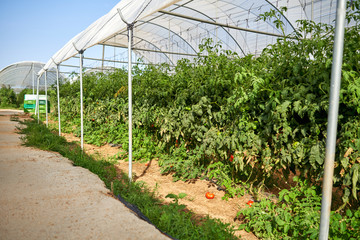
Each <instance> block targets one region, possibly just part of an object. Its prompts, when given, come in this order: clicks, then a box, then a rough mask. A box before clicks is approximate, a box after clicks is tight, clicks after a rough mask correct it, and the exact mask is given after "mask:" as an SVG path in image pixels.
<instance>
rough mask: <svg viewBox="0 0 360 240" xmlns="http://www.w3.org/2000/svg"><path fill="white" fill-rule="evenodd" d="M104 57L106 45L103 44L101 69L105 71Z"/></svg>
mask: <svg viewBox="0 0 360 240" xmlns="http://www.w3.org/2000/svg"><path fill="white" fill-rule="evenodd" d="M104 58H105V45H103V49H102V62H101V71H102V72H104Z"/></svg>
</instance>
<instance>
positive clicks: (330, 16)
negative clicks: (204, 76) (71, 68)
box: [40, 0, 336, 74]
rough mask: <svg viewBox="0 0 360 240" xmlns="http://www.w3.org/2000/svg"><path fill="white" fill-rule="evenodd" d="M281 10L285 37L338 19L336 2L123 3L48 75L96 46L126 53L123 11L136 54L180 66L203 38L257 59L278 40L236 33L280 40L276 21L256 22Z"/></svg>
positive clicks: (55, 60)
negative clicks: (302, 25) (305, 25)
mask: <svg viewBox="0 0 360 240" xmlns="http://www.w3.org/2000/svg"><path fill="white" fill-rule="evenodd" d="M280 7H287V9H288V10H287V11H286V12H285V13H284V15H282V17H281V20H282V21H283V22H284V29H285V34H290V33H291V32H293V31H294V29H295V28H296V26H297V24H296V21H297V20H300V19H308V20H314V21H315V22H324V23H333V20H334V19H335V11H336V2H335V1H333V0H322V1H319V0H237V1H233V0H182V1H180V0H175V1H174V0H173V1H171V0H122V1H120V2H119V3H118V4H117V5H116V6H115V7H114V8H113V9H112V10H111V11H110V12H109V13H108V14H106V15H104V16H103V17H101V18H99V19H98V20H97V21H95V22H94V23H93V24H91V25H90V26H89V27H88V28H87V29H85V30H84V31H82V32H81V33H79V34H78V35H77V36H75V37H74V38H73V39H71V40H70V41H69V42H68V43H67V44H66V45H65V46H64V47H63V48H62V49H60V50H59V51H58V52H57V53H56V54H55V55H54V56H53V57H52V59H51V60H49V62H48V63H47V64H46V65H45V67H44V69H48V68H51V67H55V65H56V64H59V63H62V62H63V61H65V60H67V59H69V58H71V57H73V56H75V55H76V54H77V53H78V51H79V50H86V49H88V48H90V47H91V46H94V45H97V44H104V45H110V46H117V47H124V48H125V47H127V41H128V40H127V32H126V29H127V26H126V24H125V23H124V22H123V21H122V20H121V18H120V15H119V13H118V9H120V11H121V12H122V14H123V16H124V18H125V20H126V21H127V22H133V21H135V20H136V24H135V26H134V36H133V41H134V42H133V50H134V52H135V54H137V55H140V56H142V57H143V59H144V61H147V62H151V63H162V62H167V63H170V64H176V62H177V60H179V59H181V58H184V57H186V58H190V59H191V58H192V57H193V56H194V55H196V54H197V53H198V51H199V48H198V46H199V44H200V43H201V41H202V39H204V38H213V39H214V40H215V41H216V42H217V41H220V42H221V43H222V46H223V48H224V49H225V50H232V51H235V52H237V53H238V54H239V55H246V54H249V53H251V54H255V55H257V54H259V53H260V52H261V50H262V49H263V48H264V47H266V46H267V45H268V44H271V43H274V42H275V41H276V37H274V36H270V35H266V34H259V33H254V32H249V31H244V30H241V31H240V30H239V29H236V28H242V29H249V30H255V31H261V32H266V33H269V34H278V35H281V34H282V32H281V31H280V30H279V29H277V28H276V27H275V25H274V24H273V23H272V22H271V21H268V22H263V21H261V20H260V21H257V19H258V17H259V15H260V14H263V13H265V12H267V11H269V10H271V9H273V10H275V11H277V12H279V9H280ZM168 13H174V14H177V15H178V16H175V15H171V14H168ZM279 13H280V12H279ZM179 15H181V16H182V17H179ZM194 19H201V20H204V21H206V22H201V21H197V20H194ZM209 22H212V23H213V24H209ZM219 24H220V25H219ZM43 71H44V70H42V71H41V72H40V74H41V73H42V72H43Z"/></svg>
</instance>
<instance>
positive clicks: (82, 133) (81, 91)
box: [79, 50, 84, 150]
mask: <svg viewBox="0 0 360 240" xmlns="http://www.w3.org/2000/svg"><path fill="white" fill-rule="evenodd" d="M79 54H80V118H81V150H84V117H83V111H84V110H83V60H84V59H83V57H84V50H80V51H79Z"/></svg>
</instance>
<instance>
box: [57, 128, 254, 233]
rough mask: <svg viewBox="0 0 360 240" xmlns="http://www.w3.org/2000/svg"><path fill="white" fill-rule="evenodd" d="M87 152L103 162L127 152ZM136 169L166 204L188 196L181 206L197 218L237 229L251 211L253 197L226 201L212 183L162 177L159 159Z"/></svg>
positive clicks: (137, 175) (100, 149)
mask: <svg viewBox="0 0 360 240" xmlns="http://www.w3.org/2000/svg"><path fill="white" fill-rule="evenodd" d="M62 136H64V137H65V138H66V139H67V140H68V141H75V142H80V139H79V138H77V137H75V136H74V135H72V134H68V133H63V134H62ZM84 149H85V152H86V153H88V154H92V155H95V156H98V157H102V158H108V157H112V156H114V155H116V154H118V153H120V152H123V150H122V149H121V148H118V147H111V146H110V145H104V146H101V147H97V146H94V145H91V144H84ZM116 167H117V168H118V170H120V171H123V172H125V173H128V169H129V164H128V162H125V161H123V160H119V161H118V163H117V164H116ZM132 168H133V171H132V172H133V179H134V181H143V182H145V183H146V185H147V186H148V187H149V188H150V189H152V190H155V191H156V193H157V196H158V197H159V198H160V199H162V200H164V202H171V201H172V199H170V198H165V196H166V195H168V194H169V193H173V194H176V195H178V194H179V193H186V194H187V196H186V197H185V198H184V199H180V200H179V203H180V204H184V205H186V207H187V209H189V210H191V211H193V212H194V213H195V214H196V215H199V216H206V215H209V216H210V217H212V218H218V219H220V220H221V221H223V222H225V223H230V224H232V225H233V226H235V227H236V226H238V225H239V221H238V220H236V214H237V213H238V211H239V210H240V209H242V208H247V207H249V206H248V205H247V204H246V203H247V202H248V201H249V199H251V196H250V195H245V196H242V197H237V198H230V199H229V200H223V199H222V197H223V196H224V194H225V193H224V192H223V191H218V190H217V187H216V186H215V185H214V184H213V183H211V182H209V181H205V180H199V179H196V180H192V181H187V182H184V181H177V182H174V181H173V178H172V176H171V174H169V175H163V174H161V173H160V167H159V166H158V162H157V160H156V159H153V160H152V161H151V162H150V163H140V162H133V164H132ZM206 192H211V193H214V194H215V198H214V199H207V198H206V197H205V193H206ZM236 235H237V236H240V237H241V239H248V240H253V239H258V238H257V237H256V236H255V235H254V234H252V233H248V232H246V231H244V230H237V231H236Z"/></svg>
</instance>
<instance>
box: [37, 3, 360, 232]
mask: <svg viewBox="0 0 360 240" xmlns="http://www.w3.org/2000/svg"><path fill="white" fill-rule="evenodd" d="M359 10H360V3H359V1H345V0H339V1H333V0H324V1H319V0H304V1H302V0H300V1H298V0H296V1H295V0H277V1H272V0H264V1H263V0H252V1H226V0H178V1H176V0H175V1H172V0H136V1H134V0H122V1H120V2H119V3H118V4H117V5H116V6H114V7H113V8H112V10H111V11H110V12H109V13H107V14H105V15H104V16H103V17H101V18H99V19H98V20H97V21H95V22H93V23H92V24H91V25H90V26H89V27H88V28H86V29H85V30H83V31H82V32H80V33H79V34H77V35H76V36H74V37H73V38H72V39H71V40H70V41H69V42H68V43H67V44H66V45H65V46H63V47H62V48H60V50H59V51H58V52H56V53H55V54H54V55H53V56H52V57H51V59H50V60H49V61H48V62H47V63H46V64H45V65H44V66H43V67H42V69H41V70H39V72H38V76H40V77H41V76H43V75H44V74H45V73H47V72H48V71H49V69H57V70H59V68H60V67H61V68H63V67H67V68H77V69H79V71H78V77H77V78H76V79H75V80H74V83H65V84H63V85H59V84H57V94H56V95H57V112H56V114H57V116H56V117H57V120H58V130H59V135H61V131H62V130H61V129H62V128H64V129H65V131H68V130H69V129H72V128H74V127H75V126H77V127H80V129H76V132H77V134H78V136H79V137H80V139H81V140H80V145H81V149H83V148H84V140H86V141H87V142H89V143H93V144H96V145H101V144H103V143H104V142H105V143H116V144H118V143H119V144H121V145H122V146H125V147H126V151H127V152H126V154H125V155H122V156H123V157H125V158H126V159H127V160H128V178H129V180H130V182H131V181H132V180H133V176H132V173H133V171H132V164H133V158H134V159H135V160H139V159H140V160H141V159H148V158H149V161H151V159H152V157H154V156H159V154H160V155H161V154H164V155H161V156H162V157H163V159H161V160H159V165H160V167H161V169H162V170H161V171H162V173H172V174H174V178H175V179H176V180H179V179H182V180H189V179H198V178H208V179H210V180H212V179H215V180H216V184H218V186H219V188H222V189H225V190H224V191H225V192H226V196H225V198H226V197H234V196H237V195H239V194H241V191H242V190H240V189H239V188H237V187H236V186H238V185H237V184H244V185H242V186H246V187H244V188H248V189H250V190H251V189H252V187H253V185H254V184H256V185H257V186H260V187H259V188H260V189H261V187H262V186H263V185H265V183H264V182H266V181H270V179H271V178H272V177H273V176H272V173H275V172H277V173H279V174H280V175H282V174H284V176H289V175H291V174H294V175H298V176H296V177H295V178H297V177H303V178H304V179H308V180H309V181H311V183H312V184H313V186H312V188H309V189H308V190H306V191H304V190H303V189H301V191H304V192H301V194H304V195H302V197H299V199H300V200H299V199H295V197H292V196H293V195H291V194H289V195H287V192H286V191H280V196H279V199H280V202H281V201H282V202H283V204H284V205H282V206H286V207H289V208H290V207H292V206H295V205H296V204H299V205H296V206H295V208H296V210H295V209H294V211H298V210H299V209H301V206H305V205H306V204H304V205H301V204H302V203H303V202H302V201H303V200H304V201H306V199H307V200H309V199H310V197H309V198H307V196H310V195H311V196H312V197H314V199H315V198H316V197H317V196H318V195H316V194H317V193H318V192H319V189H318V188H317V187H319V185H322V186H323V188H322V202H321V203H318V205H316V207H314V208H312V211H313V213H314V216H316V217H311V221H315V220H314V219H317V220H316V221H317V223H316V224H317V225H318V224H320V227H319V228H317V227H314V226H313V225H311V226H309V225H306V224H307V221H305V220H299V218H296V217H294V219H298V220H299V222H298V223H296V224H300V223H304V228H308V231H307V232H306V233H304V235H302V236H303V237H304V238H314V236H315V237H317V236H319V238H320V239H328V235H329V231H330V234H333V235H332V236H335V235H336V234H338V233H337V229H340V230H341V231H340V230H339V231H340V233H341V234H343V235H341V237H344V236H351V237H353V235H352V234H354V233H355V232H356V231H358V230H356V226H358V225H357V224H358V222H356V221H354V222H352V221H350V220H349V219H350V218H355V217H356V216H357V215H356V216H355V215H354V214H353V213H352V212H351V210H350V208H353V209H355V208H354V206H356V204H358V197H359V196H360V195H359V191H358V189H359V185H360V178H359V171H360V162H359V157H360V155H359V154H360V153H359V149H360V148H359V146H360V136H359V135H360V132H359V131H358V129H359V128H358V127H360V125H359V124H360V118H359V114H360V108H359V103H360V85H359V84H360V83H359V81H360V78H359V74H360V70H359V69H360V68H359V64H360V58H359V55H360V53H359V39H360V38H359V23H360V18H359V14H360V13H359ZM344 39H345V40H344ZM344 46H345V47H344ZM95 48H96V49H98V51H97V54H98V55H97V56H88V55H87V53H88V52H90V51H91V50H92V49H95ZM106 48H107V49H109V48H113V49H114V57H113V58H111V57H107V58H105V49H106ZM115 49H117V50H118V51H119V52H120V53H121V54H120V55H121V56H120V57H119V56H117V55H116V54H115ZM70 62H71V63H70ZM76 62H78V64H77V63H76ZM94 62H95V63H94ZM108 63H111V64H114V67H112V66H111V65H107V64H108ZM116 63H117V64H120V65H118V69H116V67H115V64H116ZM104 65H106V66H104ZM94 66H95V67H94ZM126 67H127V69H126ZM86 69H87V72H86V71H85V70H86ZM91 69H94V70H95V71H91ZM104 70H106V71H104ZM108 70H111V71H108ZM70 72H72V71H70ZM341 78H343V82H341ZM39 79H40V78H38V79H37V80H38V81H39ZM39 85H41V84H39V83H38V84H37V86H39ZM340 86H341V87H340ZM61 89H64V90H63V91H62V90H61ZM133 97H134V98H133ZM61 99H62V100H61ZM60 109H61V111H60ZM38 114H39V112H38ZM123 136H126V137H127V139H126V140H125V139H124V137H123ZM133 145H134V147H133ZM133 148H134V149H133ZM335 149H337V151H335ZM338 149H340V150H338ZM133 151H134V153H133ZM139 156H141V157H139ZM145 156H146V157H145ZM174 159H176V160H174ZM274 175H275V174H274ZM257 177H259V179H260V178H262V180H259V179H257ZM272 180H274V179H272ZM286 183H287V182H286ZM246 184H248V185H246ZM333 184H334V185H335V186H336V187H337V188H340V189H341V194H340V195H341V197H339V198H341V199H342V200H339V199H338V201H343V205H337V207H338V208H337V209H338V210H337V211H331V210H333V209H331V203H332V199H331V198H332V195H331V194H332V189H333ZM315 189H316V191H315ZM259 191H260V190H259ZM339 191H340V190H339ZM299 194H300V193H299ZM319 194H320V193H319ZM174 198H175V200H176V202H177V201H178V198H179V197H178V196H175V197H174ZM320 198H321V197H320ZM291 199H292V200H291ZM292 201H294V202H295V203H294V205H292ZM298 201H299V202H298ZM316 201H318V199H317V200H316ZM262 203H263V204H265V203H264V202H262ZM268 204H272V203H268ZM279 204H280V203H279ZM351 204H353V205H352V206H351ZM250 205H251V204H250ZM269 206H270V205H269ZM271 206H273V205H271ZM306 206H308V205H306ZM320 206H321V219H320V216H319V214H318V213H319V212H320V209H319V208H320ZM250 207H251V206H250ZM286 207H285V209H286ZM347 207H349V208H347ZM269 208H270V207H268V208H267V209H269ZM277 209H278V211H282V210H281V209H284V207H280V205H278V208H277ZM314 209H317V210H314ZM343 209H347V211H346V216H347V217H348V218H347V220H344V221H342V222H343V223H341V224H340V225H336V226H335V225H334V224H333V225H330V227H329V223H330V218H332V219H334V218H336V217H339V216H340V214H339V212H341V211H342V210H343ZM353 209H352V210H353ZM252 211H256V210H248V211H244V212H242V216H244V218H245V219H246V224H247V225H246V227H245V229H247V230H249V231H259V232H258V236H262V237H264V238H267V237H268V238H270V239H276V237H275V235H276V234H279V235H276V236H277V237H279V238H283V237H284V238H291V237H294V236H296V234H300V233H298V232H297V230H296V227H295V225H296V224H294V225H292V226H290V225H289V224H287V223H286V222H287V221H289V218H290V217H289V216H290V215H291V214H290V213H288V212H282V213H283V215H281V217H279V218H280V220H278V218H276V217H277V213H274V214H275V216H273V217H274V219H275V220H273V221H274V222H272V223H271V224H272V225H271V226H270V225H269V224H268V223H266V222H267V221H268V220H266V219H265V218H264V219H265V220H264V219H263V220H264V222H263V224H264V225H263V226H261V227H258V228H257V227H256V226H255V227H253V226H250V225H251V223H252V224H254V225H256V224H255V222H254V221H253V220H252V219H251V216H253V215H251V214H255V215H256V214H258V215H256V217H258V218H261V217H263V216H262V215H261V214H260V213H259V212H257V213H254V212H252ZM316 211H318V212H316ZM349 211H350V212H351V213H350V212H349ZM336 214H338V215H336ZM356 214H359V213H358V212H357V213H356ZM255 215H254V216H255ZM344 215H345V214H343V216H344ZM282 217H284V218H282ZM292 217H293V216H292ZM341 217H342V216H340V217H339V219H340V218H341ZM309 221H310V220H309ZM311 221H310V222H311ZM351 224H353V225H351ZM294 227H295V230H294V229H292V228H294ZM274 228H276V229H277V230H274ZM290 228H291V229H292V230H289V229H290ZM329 229H330V230H329ZM279 232H281V234H284V235H281V234H280V233H279ZM340 233H339V234H340ZM274 234H275V235H274ZM334 234H335V235H334ZM346 234H349V235H346ZM355 234H356V233H355ZM338 236H340V235H338ZM341 237H340V238H341Z"/></svg>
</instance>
